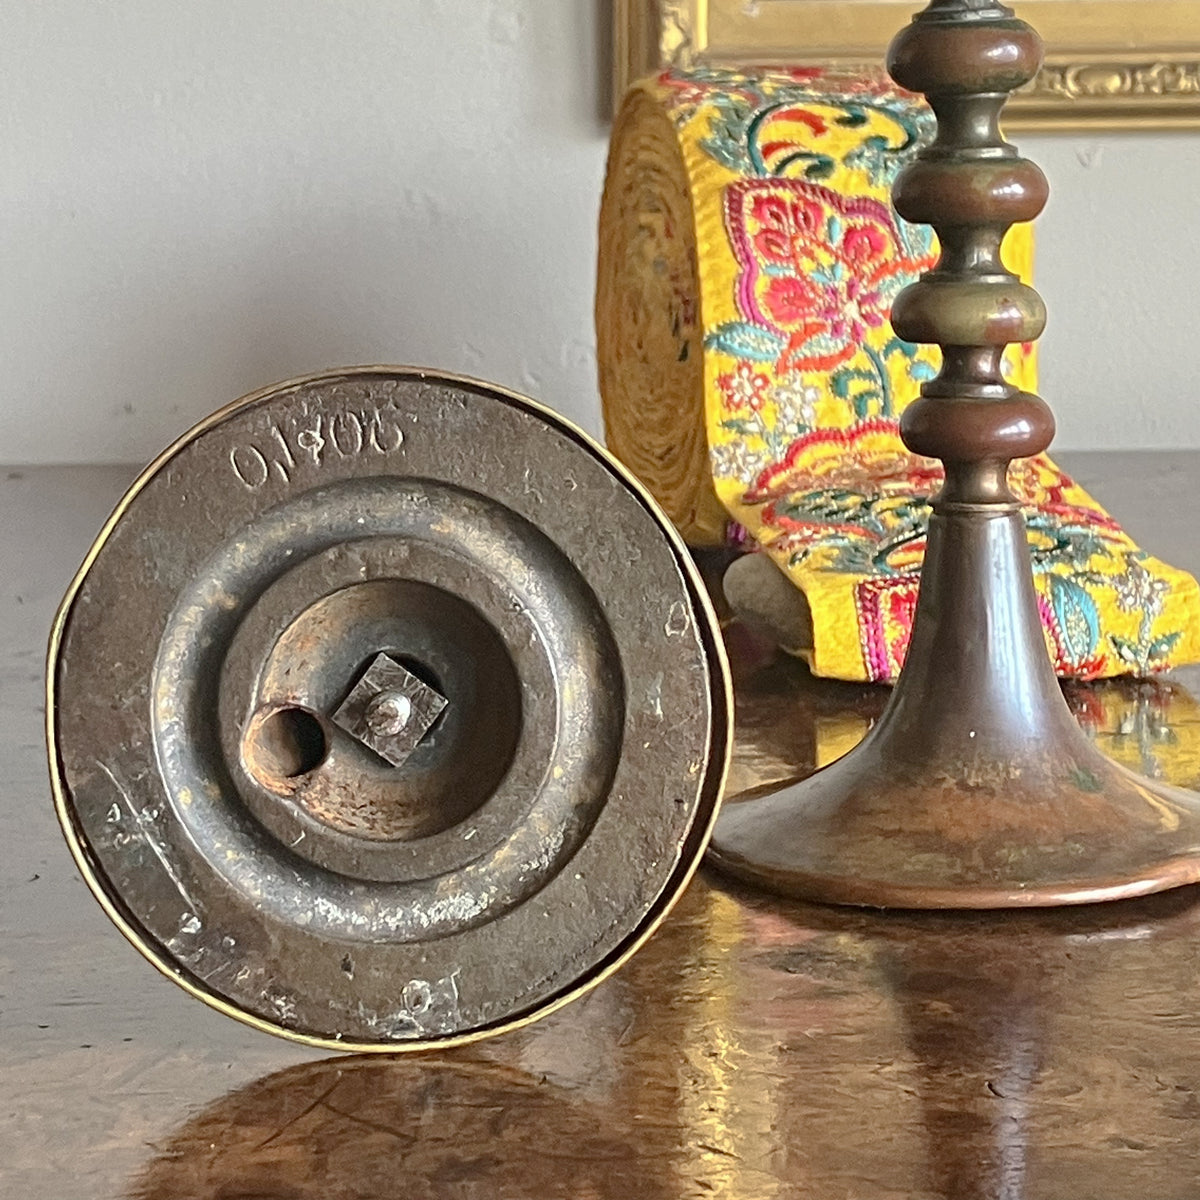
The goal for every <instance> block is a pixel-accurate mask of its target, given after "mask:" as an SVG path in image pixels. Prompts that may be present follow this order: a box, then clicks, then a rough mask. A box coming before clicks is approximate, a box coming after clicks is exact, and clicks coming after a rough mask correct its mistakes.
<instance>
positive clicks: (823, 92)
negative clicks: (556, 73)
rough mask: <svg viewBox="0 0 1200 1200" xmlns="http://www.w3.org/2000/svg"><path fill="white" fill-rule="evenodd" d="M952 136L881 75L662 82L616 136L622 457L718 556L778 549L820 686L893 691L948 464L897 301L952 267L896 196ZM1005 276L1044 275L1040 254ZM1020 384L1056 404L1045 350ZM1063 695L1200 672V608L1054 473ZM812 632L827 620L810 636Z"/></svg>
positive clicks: (1021, 467)
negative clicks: (933, 142)
mask: <svg viewBox="0 0 1200 1200" xmlns="http://www.w3.org/2000/svg"><path fill="white" fill-rule="evenodd" d="M931 133H932V118H931V117H930V115H929V113H928V111H927V110H926V109H925V108H924V106H923V105H922V104H920V103H919V102H918V101H916V100H915V99H913V98H911V97H909V96H907V95H906V94H904V93H901V92H899V91H897V90H896V89H895V88H894V87H893V86H892V85H891V84H890V83H888V82H887V81H886V80H885V79H883V78H882V77H871V76H861V75H855V76H849V75H838V74H832V73H823V72H821V71H816V70H796V71H786V72H785V71H769V72H767V71H764V72H754V73H733V72H727V71H716V70H704V71H698V72H694V73H691V74H686V75H684V74H676V73H671V72H668V73H664V74H663V75H660V76H659V77H658V78H656V79H653V80H648V81H646V82H644V83H642V84H640V85H639V86H637V87H635V88H634V89H633V91H631V92H630V94H629V96H628V97H627V98H626V100H625V103H624V105H623V107H622V109H621V113H620V115H619V117H618V119H617V123H616V127H615V129H614V132H613V141H612V148H611V153H610V159H609V171H608V180H607V183H606V186H605V195H604V204H603V209H602V213H601V223H600V262H599V274H598V285H597V299H596V323H597V334H598V342H599V360H600V386H601V393H602V396H603V400H604V414H605V424H606V429H607V434H608V442H609V445H610V447H611V448H612V449H613V450H614V451H615V452H616V453H617V454H618V455H619V456H620V457H621V458H623V459H624V460H625V462H626V463H628V464H629V465H630V466H631V467H632V468H633V470H634V471H635V472H637V474H638V475H640V476H641V478H642V480H643V481H644V482H645V483H646V485H647V486H648V487H649V488H650V490H651V491H652V492H653V493H654V495H655V496H656V498H657V499H658V500H659V502H660V503H661V504H662V505H663V506H664V507H665V508H666V510H667V512H668V513H669V514H670V516H671V517H672V519H673V520H674V521H675V523H676V524H677V525H678V526H679V528H680V529H681V530H682V532H683V533H684V536H685V537H686V538H687V539H688V540H689V541H690V542H691V543H692V544H693V545H697V546H712V545H719V544H722V543H724V542H727V541H730V540H733V541H735V542H738V541H746V542H748V543H749V544H750V545H752V546H753V545H757V546H759V547H761V548H763V549H764V550H766V552H767V553H768V554H769V555H770V556H771V558H772V559H773V560H774V561H775V562H776V563H777V564H778V565H779V566H780V567H781V568H782V569H783V570H784V571H785V572H786V573H787V575H788V577H789V578H790V579H791V581H792V582H793V583H794V584H795V585H796V586H797V587H798V588H799V589H800V591H801V592H802V593H803V596H804V599H805V601H806V603H807V607H808V610H809V612H808V614H806V620H805V627H806V628H807V627H808V626H809V624H811V637H810V639H809V642H810V644H806V645H805V646H803V647H799V649H800V650H801V652H802V653H803V655H804V657H805V658H807V659H808V660H809V662H810V663H811V665H812V667H813V669H814V670H815V671H816V672H817V673H819V674H821V675H829V676H834V677H837V678H843V679H857V680H878V681H888V680H893V679H894V678H895V677H896V675H897V674H898V672H899V669H900V665H901V663H902V662H903V659H904V655H905V653H906V651H907V648H908V638H909V633H910V630H911V624H912V617H913V611H914V606H915V602H916V595H917V572H918V570H919V567H920V563H921V558H922V555H923V553H924V548H925V529H926V525H927V522H928V518H929V511H930V510H929V504H928V497H929V496H930V495H931V494H932V493H933V492H935V491H936V490H937V488H938V486H939V485H940V482H941V468H940V465H939V464H938V463H936V462H933V461H931V460H928V459H922V458H918V457H917V456H915V455H913V454H910V453H909V452H908V450H907V449H905V447H904V444H903V443H902V442H901V440H900V437H899V430H898V416H899V413H900V412H901V410H902V409H903V408H904V406H905V404H906V403H907V402H908V401H910V400H911V399H913V398H914V397H915V395H916V394H917V390H918V387H919V385H920V383H921V381H923V380H926V379H929V378H931V377H932V376H933V374H934V373H935V372H936V370H937V361H938V360H937V351H936V350H935V349H933V348H931V347H917V346H913V345H910V344H909V343H906V342H903V341H901V340H900V339H898V338H896V337H895V336H894V335H893V333H892V330H891V326H890V324H889V322H888V319H887V318H888V314H889V312H890V309H891V303H892V300H893V299H894V297H895V295H896V294H897V293H898V292H899V290H900V289H901V288H902V287H904V286H906V285H907V284H908V283H911V282H912V281H913V280H914V279H916V277H917V276H918V275H919V274H920V273H921V272H922V271H923V270H925V269H927V268H928V267H929V266H930V265H932V263H933V262H934V260H935V246H934V244H933V241H932V237H931V235H930V234H929V232H928V231H927V230H924V229H921V228H917V227H914V226H911V225H908V224H906V223H905V222H903V221H900V220H899V219H898V218H897V217H896V216H895V214H894V212H893V210H892V208H891V205H890V189H891V184H892V182H893V180H894V179H895V176H896V174H897V172H898V171H899V169H900V167H901V166H902V165H903V164H904V163H905V162H906V161H907V160H908V158H909V157H911V155H912V153H913V152H914V151H915V149H916V148H917V146H918V145H919V144H920V143H921V142H922V141H923V140H924V139H926V138H928V137H929V136H930V135H931ZM1006 256H1007V260H1008V262H1009V263H1010V265H1011V266H1012V268H1013V269H1014V270H1017V271H1018V272H1019V273H1021V274H1022V275H1023V276H1025V277H1028V275H1029V271H1030V266H1031V259H1032V234H1031V231H1030V229H1029V227H1028V226H1025V227H1017V228H1016V229H1014V230H1013V231H1012V233H1011V234H1010V236H1009V240H1008V242H1007V243H1006ZM1008 366H1009V372H1010V377H1011V378H1012V379H1013V381H1014V382H1015V383H1017V384H1018V385H1020V386H1023V387H1028V388H1032V387H1033V386H1034V375H1035V364H1034V360H1033V351H1032V348H1031V347H1014V348H1013V353H1011V354H1010V361H1009V363H1008ZM1012 482H1013V486H1014V490H1015V491H1016V492H1017V494H1018V495H1019V497H1020V498H1021V500H1022V501H1023V502H1024V503H1025V505H1026V506H1027V517H1028V525H1029V540H1030V548H1031V550H1032V553H1033V560H1034V572H1035V576H1036V580H1037V588H1038V594H1039V607H1040V610H1041V615H1042V620H1043V624H1044V627H1045V630H1046V637H1047V642H1048V645H1049V647H1050V650H1051V653H1052V654H1053V656H1054V660H1055V664H1056V667H1057V670H1058V672H1059V674H1061V675H1070V676H1077V677H1083V678H1091V677H1096V676H1101V675H1119V674H1145V673H1148V672H1151V671H1157V670H1162V669H1165V668H1167V667H1170V666H1174V665H1178V664H1179V663H1182V662H1193V661H1198V660H1200V588H1198V587H1197V584H1196V582H1195V581H1194V580H1193V579H1192V578H1191V577H1190V576H1188V575H1186V574H1184V573H1182V572H1179V571H1176V570H1173V569H1172V568H1170V567H1167V566H1166V565H1164V564H1163V563H1160V562H1158V561H1157V560H1155V559H1153V558H1150V557H1148V556H1146V555H1145V554H1144V553H1142V552H1141V551H1140V550H1139V549H1138V548H1137V546H1135V545H1134V543H1133V542H1132V541H1131V540H1130V539H1129V537H1128V536H1127V535H1126V534H1125V533H1124V532H1123V530H1122V529H1121V528H1120V526H1119V525H1118V524H1117V523H1116V522H1115V521H1113V519H1112V518H1111V517H1109V516H1108V514H1107V513H1105V512H1104V510H1103V509H1102V508H1101V507H1100V506H1099V505H1098V504H1097V503H1096V502H1095V501H1094V500H1093V499H1092V498H1091V497H1090V496H1089V495H1088V494H1087V493H1086V492H1085V491H1083V489H1082V488H1080V487H1078V486H1077V485H1076V484H1075V483H1074V482H1073V481H1072V480H1070V479H1069V478H1068V477H1067V476H1066V475H1064V474H1063V473H1062V472H1061V471H1060V470H1059V469H1058V468H1057V467H1056V466H1055V465H1054V464H1053V463H1052V462H1051V461H1050V460H1049V459H1048V458H1046V457H1045V456H1039V457H1038V458H1036V459H1032V460H1029V461H1026V462H1020V463H1017V464H1015V465H1014V469H1013V472H1012ZM808 618H810V619H808Z"/></svg>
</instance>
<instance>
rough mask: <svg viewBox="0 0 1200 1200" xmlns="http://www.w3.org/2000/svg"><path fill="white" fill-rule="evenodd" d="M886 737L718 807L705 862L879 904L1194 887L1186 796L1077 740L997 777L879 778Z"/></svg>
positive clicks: (950, 904) (878, 733) (1194, 811)
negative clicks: (813, 771) (770, 790)
mask: <svg viewBox="0 0 1200 1200" xmlns="http://www.w3.org/2000/svg"><path fill="white" fill-rule="evenodd" d="M892 736H894V735H891V734H889V732H888V730H887V728H886V727H880V728H878V729H876V730H875V732H874V735H872V736H869V737H868V738H867V739H866V740H865V741H864V742H862V743H861V744H860V745H859V746H857V747H856V748H855V749H854V750H852V751H851V752H850V753H849V754H847V755H846V756H845V757H844V758H842V759H839V760H838V761H837V762H835V763H833V764H832V765H831V766H829V767H827V768H826V769H825V770H824V771H821V772H819V773H818V774H817V775H814V776H812V777H811V778H809V779H806V780H804V782H802V783H799V784H796V785H793V786H792V787H789V788H786V789H785V790H783V791H781V792H777V793H776V794H774V795H771V796H766V797H762V798H759V799H754V800H747V801H744V802H742V803H736V802H731V803H727V804H726V806H725V808H724V810H723V811H722V814H721V816H720V817H719V818H718V820H717V826H716V831H715V833H714V835H713V841H712V845H711V847H710V850H709V854H710V858H711V860H712V861H713V862H714V863H715V865H716V866H717V867H718V868H720V869H721V870H722V871H724V872H726V873H727V874H729V875H732V876H734V877H736V878H738V879H741V880H743V881H745V882H748V883H751V884H754V885H756V886H758V887H761V888H764V889H766V890H768V891H772V892H778V893H781V894H783V895H788V896H796V897H800V898H803V899H807V900H818V901H825V902H828V903H833V904H856V905H869V906H877V907H881V908H962V909H983V908H1024V907H1038V906H1041V907H1046V906H1050V905H1061V904H1086V903H1094V902H1099V901H1106V900H1120V899H1127V898H1129V897H1133V896H1142V895H1147V894H1149V893H1151V892H1160V891H1164V890H1166V889H1167V888H1172V887H1179V886H1181V885H1183V884H1188V883H1195V882H1197V881H1200V796H1196V795H1195V794H1193V793H1190V792H1185V791H1180V790H1179V789H1176V788H1170V787H1164V786H1161V785H1159V784H1155V783H1151V782H1150V781H1149V780H1146V779H1141V778H1139V777H1138V776H1136V775H1134V774H1133V773H1132V772H1130V771H1127V770H1126V769H1125V768H1124V767H1120V766H1117V765H1116V764H1115V763H1113V762H1111V761H1109V760H1108V759H1106V758H1105V757H1104V756H1103V755H1102V754H1100V753H1099V751H1097V750H1095V749H1094V748H1093V747H1092V746H1091V744H1090V743H1089V742H1088V741H1087V740H1086V738H1085V737H1084V736H1083V734H1082V733H1077V734H1076V735H1074V736H1072V737H1071V738H1070V740H1069V744H1065V745H1061V746H1059V747H1057V750H1056V751H1051V752H1050V753H1048V754H1045V755H1043V756H1039V758H1040V764H1035V763H1026V764H1022V765H1016V764H1014V765H1013V768H1012V771H1011V774H1010V777H1009V778H1007V779H1004V778H993V779H984V778H971V777H970V773H969V771H966V772H963V773H962V774H961V775H960V776H959V777H957V778H955V777H952V776H951V775H950V773H949V772H948V771H947V770H946V764H944V763H936V764H934V763H931V764H929V768H928V770H927V771H925V772H923V773H922V772H921V771H919V770H915V771H911V772H909V771H897V770H896V769H894V768H893V769H889V767H888V765H887V763H888V759H889V757H890V756H891V752H892V750H893V746H892V745H890V741H891V737H892ZM1041 764H1044V766H1043V765H1041Z"/></svg>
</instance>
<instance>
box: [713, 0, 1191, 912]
mask: <svg viewBox="0 0 1200 1200" xmlns="http://www.w3.org/2000/svg"><path fill="white" fill-rule="evenodd" d="M1041 56H1042V46H1041V40H1040V39H1039V37H1038V35H1037V33H1036V32H1035V31H1034V30H1033V29H1032V28H1031V27H1030V26H1029V25H1028V24H1026V23H1025V22H1024V21H1021V20H1018V19H1017V18H1016V16H1015V15H1014V13H1013V11H1012V10H1011V9H1010V8H1007V7H1005V6H1004V5H1002V4H997V3H994V2H992V0H933V2H932V3H930V4H929V5H928V6H927V7H926V9H925V10H924V11H923V12H921V13H920V14H919V15H917V16H916V17H914V18H913V22H912V24H911V25H910V26H909V27H908V28H907V29H906V30H904V31H903V32H902V33H901V34H900V35H899V36H898V37H897V38H896V39H895V41H894V42H893V43H892V47H891V51H890V53H889V56H888V66H889V69H890V71H891V73H892V75H893V77H894V78H895V80H896V81H897V83H899V84H900V85H901V86H902V87H905V88H908V89H910V90H913V91H918V92H923V93H924V94H925V95H926V96H927V98H928V100H929V103H930V105H931V106H932V108H933V110H934V112H935V114H936V115H937V118H938V136H937V139H936V141H935V142H934V143H933V144H932V145H931V146H930V147H929V148H928V149H926V150H925V151H924V152H923V153H922V154H921V155H920V156H919V158H918V159H917V161H916V162H915V163H913V164H912V165H911V166H910V167H909V168H908V169H907V170H906V171H905V172H904V173H903V174H902V175H901V176H900V178H899V180H898V181H897V184H896V188H895V192H894V199H895V204H896V209H897V211H898V212H899V213H900V215H901V216H903V217H904V218H906V219H907V220H910V221H914V222H921V223H926V224H930V225H932V226H933V227H934V229H935V230H936V231H937V233H938V236H939V238H940V240H941V245H942V255H941V260H940V262H939V263H938V265H937V267H936V268H935V269H934V270H932V271H930V272H929V273H928V274H927V275H925V276H924V277H923V278H922V279H921V280H920V281H919V282H918V283H916V284H914V285H913V286H912V287H910V288H908V289H907V290H906V291H904V292H903V293H902V294H901V295H900V296H899V297H898V298H897V300H896V303H895V307H894V311H893V314H892V324H893V325H894V327H895V330H896V333H897V334H898V335H899V336H900V337H903V338H906V339H908V340H910V341H914V342H925V343H937V344H939V345H940V346H941V347H942V351H943V354H944V360H945V361H944V366H943V368H942V371H941V374H940V375H939V376H938V377H937V378H936V379H934V380H933V381H931V382H930V383H927V384H926V385H925V386H924V387H923V388H922V390H921V396H920V398H919V399H918V400H916V401H915V402H914V403H913V404H912V405H911V406H910V407H909V408H908V409H907V410H906V411H905V413H904V416H903V420H902V422H901V432H902V435H903V438H904V441H905V444H906V445H907V446H908V448H909V449H910V450H912V451H913V452H914V453H917V454H922V455H928V456H930V457H935V458H939V459H941V460H942V461H943V463H944V464H945V468H946V482H945V486H944V487H943V489H942V491H941V492H940V493H939V494H938V496H937V497H935V499H934V502H933V509H934V515H933V517H932V518H931V520H930V524H929V536H928V549H927V551H926V556H925V563H924V569H923V571H922V574H921V593H920V600H919V603H918V607H917V614H916V619H915V624H914V628H913V634H912V641H911V645H910V649H909V655H908V661H907V664H906V666H905V668H904V671H903V673H902V674H901V677H900V680H899V682H898V683H897V685H896V688H895V691H894V693H893V695H892V697H891V700H890V702H889V704H888V706H887V708H886V710H885V712H884V713H883V715H882V717H881V718H880V720H879V723H878V724H877V725H876V727H875V728H874V729H873V731H872V732H871V734H870V735H869V736H868V737H867V738H866V740H865V741H864V742H863V743H862V744H861V745H860V746H858V747H857V748H856V749H855V750H853V751H852V752H851V753H850V754H848V755H846V757H845V758H842V759H840V760H839V761H838V762H836V763H834V764H833V765H832V766H830V767H829V768H828V769H826V770H825V771H822V772H821V773H819V774H818V775H816V776H814V777H813V778H811V779H809V780H806V781H805V782H804V783H802V784H798V785H796V786H793V787H790V788H787V789H785V790H784V791H781V792H779V793H776V794H775V795H772V796H769V797H766V798H762V799H757V800H750V801H747V802H744V803H740V804H739V803H735V804H730V805H728V806H727V807H726V809H725V812H724V814H723V815H722V817H721V818H720V820H719V821H718V824H717V829H716V834H715V837H714V840H713V850H712V853H713V856H714V858H715V860H716V862H717V863H718V865H719V866H720V867H722V868H723V869H724V870H726V871H727V872H729V873H731V874H733V875H736V876H738V877H740V878H742V879H744V880H746V881H748V882H751V883H754V884H757V885H759V886H761V887H764V888H767V889H769V890H772V891H777V892H783V893H787V894H790V895H797V896H802V897H807V898H812V899H818V900H826V901H832V902H836V903H844V904H865V905H878V906H885V907H905V908H1002V907H1019V906H1024V905H1055V904H1078V903H1084V902H1088V901H1097V900H1112V899H1117V898H1121V897H1126V896H1135V895H1141V894H1144V893H1147V892H1155V891H1161V890H1163V889H1165V888H1170V887H1176V886H1179V885H1180V884H1185V883H1191V882H1195V881H1196V880H1197V879H1200V796H1196V795H1194V794H1192V793H1188V792H1181V791H1178V790H1175V789H1172V788H1166V787H1160V786H1159V785H1157V784H1153V783H1151V782H1149V781H1148V780H1146V779H1142V778H1139V777H1138V776H1136V775H1133V774H1132V773H1130V772H1128V771H1126V770H1124V769H1123V768H1121V767H1118V766H1116V765H1115V764H1114V763H1112V762H1110V761H1109V760H1108V759H1106V758H1104V757H1103V755H1101V754H1100V753H1099V752H1098V751H1096V750H1095V749H1094V748H1093V747H1092V745H1091V744H1090V743H1089V742H1088V741H1087V739H1086V738H1085V737H1084V735H1083V734H1082V732H1081V731H1080V730H1079V728H1078V726H1077V725H1076V723H1075V721H1074V719H1073V718H1072V716H1071V714H1070V712H1069V710H1068V708H1067V705H1066V703H1065V701H1064V700H1063V697H1062V693H1061V692H1060V690H1059V686H1058V682H1057V680H1056V678H1055V675H1054V671H1053V668H1052V666H1051V662H1050V658H1049V655H1048V654H1047V650H1046V645H1045V642H1044V640H1043V635H1042V630H1041V624H1040V622H1039V619H1038V612H1037V601H1036V595H1035V592H1034V587H1033V573H1032V569H1031V563H1030V557H1029V550H1028V546H1027V543H1026V533H1025V523H1024V520H1023V518H1022V515H1021V509H1020V505H1019V504H1018V502H1017V500H1016V498H1015V497H1014V495H1013V494H1012V492H1010V491H1009V489H1008V486H1007V472H1008V467H1009V464H1010V462H1011V461H1012V460H1013V459H1016V458H1023V457H1028V456H1031V455H1035V454H1039V453H1041V452H1042V451H1043V450H1045V449H1046V447H1047V446H1048V445H1049V444H1050V441H1051V438H1052V437H1053V433H1054V419H1053V416H1052V415H1051V413H1050V410H1049V409H1048V408H1047V406H1046V404H1045V403H1044V402H1043V401H1042V400H1041V399H1040V398H1039V397H1037V396H1034V395H1031V394H1029V393H1026V392H1021V391H1018V390H1017V389H1016V388H1014V387H1012V386H1011V385H1010V384H1008V383H1006V382H1005V380H1004V377H1003V375H1002V372H1001V360H1002V357H1003V353H1004V348H1005V346H1006V345H1008V344H1010V343H1013V342H1023V341H1029V340H1032V339H1034V338H1037V337H1039V336H1040V335H1041V333H1042V329H1043V327H1044V325H1045V309H1044V307H1043V304H1042V301H1041V298H1040V297H1039V296H1038V294H1037V293H1036V292H1035V291H1034V290H1033V289H1032V288H1029V287H1026V286H1024V285H1023V284H1022V283H1020V281H1019V280H1018V279H1017V278H1016V276H1015V275H1013V274H1012V273H1011V272H1009V271H1008V270H1007V269H1006V267H1005V266H1004V263H1003V261H1002V257H1001V251H1000V247H1001V242H1002V241H1003V238H1004V235H1005V233H1006V232H1007V231H1008V229H1009V228H1010V227H1011V226H1012V225H1013V224H1015V223H1017V222H1020V221H1029V220H1032V219H1033V218H1034V217H1036V216H1037V215H1038V213H1040V212H1041V210H1042V208H1043V206H1044V204H1045V201H1046V195H1047V185H1046V180H1045V177H1044V176H1043V175H1042V172H1041V171H1040V170H1039V169H1038V168H1037V166H1036V165H1034V164H1033V163H1031V162H1029V161H1028V160H1026V159H1023V158H1021V157H1019V156H1018V154H1017V151H1016V149H1015V148H1014V147H1013V146H1011V145H1009V144H1008V143H1007V142H1006V141H1005V140H1004V138H1003V136H1002V135H1001V133H1000V127H999V118H1000V113H1001V110H1002V108H1003V107H1004V103H1005V101H1006V100H1007V98H1008V95H1009V93H1011V92H1012V91H1014V90H1015V89H1016V88H1018V87H1020V86H1022V85H1023V84H1025V83H1027V82H1028V81H1029V80H1030V79H1032V78H1033V77H1034V75H1035V74H1036V73H1037V70H1038V68H1039V66H1040V63H1041Z"/></svg>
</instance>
